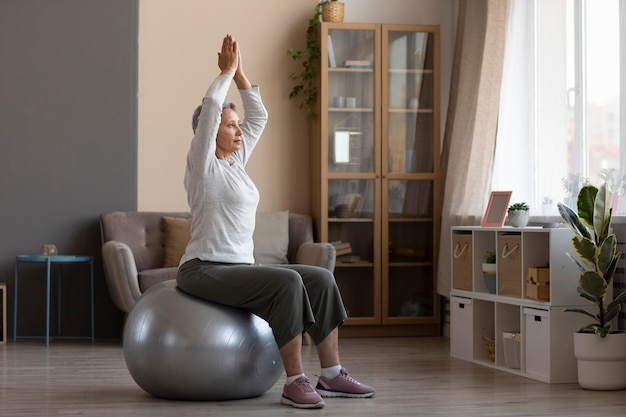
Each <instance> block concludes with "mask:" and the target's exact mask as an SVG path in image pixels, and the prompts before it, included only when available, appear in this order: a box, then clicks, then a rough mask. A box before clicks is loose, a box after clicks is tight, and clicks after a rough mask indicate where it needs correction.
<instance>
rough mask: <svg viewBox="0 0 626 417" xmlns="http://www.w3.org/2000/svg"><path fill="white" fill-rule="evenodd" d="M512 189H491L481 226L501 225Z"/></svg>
mask: <svg viewBox="0 0 626 417" xmlns="http://www.w3.org/2000/svg"><path fill="white" fill-rule="evenodd" d="M511 194H513V192H512V191H492V192H491V196H490V197H489V204H488V205H487V210H485V216H484V217H483V222H482V224H481V226H482V227H502V225H503V224H504V219H505V218H506V212H507V210H508V209H509V201H510V200H511Z"/></svg>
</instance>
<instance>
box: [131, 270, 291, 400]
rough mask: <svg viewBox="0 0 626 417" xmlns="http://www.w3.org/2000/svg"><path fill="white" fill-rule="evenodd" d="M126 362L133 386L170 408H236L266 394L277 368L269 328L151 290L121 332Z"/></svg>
mask: <svg viewBox="0 0 626 417" xmlns="http://www.w3.org/2000/svg"><path fill="white" fill-rule="evenodd" d="M123 345H124V359H125V360H126V366H127V367H128V370H129V372H130V375H131V376H132V377H133V379H134V380H135V382H136V383H137V385H139V386H140V387H141V388H142V389H143V390H144V391H146V392H148V393H149V394H151V395H153V396H155V397H160V398H167V399H176V400H206V401H210V400H234V399H240V398H250V397H256V396H259V395H261V394H263V393H265V392H266V391H267V390H269V389H270V388H271V387H272V386H274V384H275V383H276V381H278V378H279V377H280V375H281V374H282V371H283V365H282V361H281V359H280V354H279V352H278V346H277V345H276V341H275V340H274V336H273V334H272V330H271V328H270V327H269V325H268V324H267V322H266V321H265V320H263V319H261V318H259V317H257V316H255V315H254V314H250V313H248V312H247V311H245V310H241V309H236V308H232V307H227V306H224V305H220V304H215V303H211V302H208V301H205V300H202V299H200V298H196V297H193V296H191V295H188V294H186V293H184V292H182V291H181V290H180V289H178V288H177V287H176V282H175V281H166V282H163V283H160V284H157V285H154V286H152V287H150V289H148V290H147V291H146V292H145V293H144V294H143V295H142V296H141V297H140V298H139V300H138V301H137V304H136V305H135V307H133V309H132V310H131V312H130V314H129V315H128V318H127V320H126V325H125V328H124V341H123Z"/></svg>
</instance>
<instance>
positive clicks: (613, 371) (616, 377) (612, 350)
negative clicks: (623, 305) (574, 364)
mask: <svg viewBox="0 0 626 417" xmlns="http://www.w3.org/2000/svg"><path fill="white" fill-rule="evenodd" d="M574 356H576V359H577V360H578V384H579V385H580V386H581V387H582V388H584V389H589V390H604V391H608V390H622V389H626V333H614V334H608V335H607V336H606V337H605V338H601V337H600V336H598V335H595V334H589V333H578V332H577V333H574Z"/></svg>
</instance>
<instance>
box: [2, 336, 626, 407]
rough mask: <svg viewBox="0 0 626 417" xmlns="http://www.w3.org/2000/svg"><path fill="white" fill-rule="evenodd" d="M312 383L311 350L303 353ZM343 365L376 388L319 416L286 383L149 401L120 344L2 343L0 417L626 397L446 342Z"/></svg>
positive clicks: (419, 342) (588, 402) (374, 346)
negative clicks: (262, 389) (472, 357)
mask: <svg viewBox="0 0 626 417" xmlns="http://www.w3.org/2000/svg"><path fill="white" fill-rule="evenodd" d="M303 349H304V358H305V367H306V370H307V373H308V374H309V376H310V377H311V379H312V380H313V381H316V380H317V378H315V377H314V375H315V374H316V373H317V372H319V370H318V364H317V362H316V356H315V351H314V348H312V347H310V346H304V347H303ZM341 352H342V357H343V358H342V362H343V365H344V366H345V367H346V368H348V370H349V371H351V373H352V374H353V375H354V376H355V377H357V378H358V379H360V380H362V381H363V382H365V383H368V384H371V385H374V386H375V387H376V389H377V393H376V396H375V397H374V398H371V399H332V398H331V399H327V400H326V407H325V408H324V409H322V410H297V409H294V408H292V407H287V406H283V405H280V403H279V399H280V393H281V389H282V384H283V381H284V377H281V378H280V379H279V381H278V382H277V383H276V385H275V386H274V387H273V388H272V389H270V391H268V392H267V393H266V394H264V395H262V396H260V397H258V398H254V399H249V400H240V401H227V402H187V401H168V400H161V399H157V398H153V397H151V396H150V395H148V394H146V393H145V392H144V391H142V390H141V389H140V388H139V387H138V386H137V385H136V384H135V382H134V381H133V379H132V378H131V376H130V375H129V373H128V370H127V368H126V365H125V363H124V357H123V351H122V346H121V343H115V342H96V343H95V344H94V345H92V344H90V343H88V342H77V341H74V342H67V341H53V342H51V344H50V347H48V348H46V347H45V345H44V343H43V342H40V341H18V343H12V342H9V343H8V344H6V345H0V416H3V417H12V416H15V417H18V416H19V417H27V416H48V417H49V416H78V415H81V416H97V417H106V416H116V417H117V416H151V417H154V416H226V415H227V416H238V417H240V416H244V417H245V416H254V417H261V416H272V417H275V416H287V415H289V416H292V415H307V416H308V415H319V416H347V417H350V416H359V417H364V416H376V417H381V416H389V417H400V416H568V417H571V416H585V417H600V416H625V415H626V391H613V392H594V391H585V390H582V389H580V388H579V387H578V385H576V384H544V383H541V382H537V381H533V380H530V379H526V378H522V377H518V376H514V375H510V374H507V373H504V372H501V371H497V370H493V369H487V368H484V367H481V366H478V365H473V364H470V363H467V362H465V361H461V360H458V359H454V358H450V356H449V340H448V339H446V338H388V339H341Z"/></svg>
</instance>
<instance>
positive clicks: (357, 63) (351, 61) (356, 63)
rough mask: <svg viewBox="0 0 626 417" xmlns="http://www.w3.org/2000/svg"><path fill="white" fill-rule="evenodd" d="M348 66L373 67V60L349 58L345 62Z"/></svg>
mask: <svg viewBox="0 0 626 417" xmlns="http://www.w3.org/2000/svg"><path fill="white" fill-rule="evenodd" d="M343 65H344V66H345V67H348V68H372V61H368V60H361V59H349V60H347V61H345V62H344V63H343Z"/></svg>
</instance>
